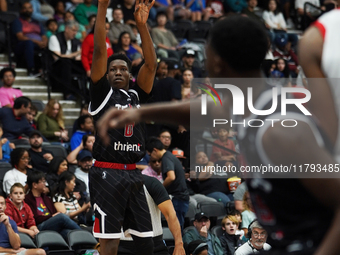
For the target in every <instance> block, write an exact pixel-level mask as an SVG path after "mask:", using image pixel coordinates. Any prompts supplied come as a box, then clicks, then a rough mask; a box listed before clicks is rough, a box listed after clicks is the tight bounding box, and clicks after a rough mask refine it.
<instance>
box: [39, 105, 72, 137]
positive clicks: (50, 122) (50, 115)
mask: <svg viewBox="0 0 340 255" xmlns="http://www.w3.org/2000/svg"><path fill="white" fill-rule="evenodd" d="M37 124H38V130H39V131H40V132H41V134H42V135H43V136H45V137H46V138H47V139H48V140H49V141H50V142H61V141H66V142H67V141H68V140H69V138H68V131H67V130H65V126H64V116H63V109H62V107H61V105H60V103H59V102H58V101H57V100H55V99H50V100H49V101H48V103H47V105H46V107H45V109H44V112H43V113H42V114H40V116H39V118H38V122H37Z"/></svg>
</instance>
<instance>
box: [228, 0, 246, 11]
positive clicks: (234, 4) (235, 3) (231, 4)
mask: <svg viewBox="0 0 340 255" xmlns="http://www.w3.org/2000/svg"><path fill="white" fill-rule="evenodd" d="M226 4H227V6H228V8H229V9H230V10H231V11H232V12H236V13H240V12H241V11H242V10H243V9H244V8H247V1H246V0H241V1H239V0H227V1H226Z"/></svg>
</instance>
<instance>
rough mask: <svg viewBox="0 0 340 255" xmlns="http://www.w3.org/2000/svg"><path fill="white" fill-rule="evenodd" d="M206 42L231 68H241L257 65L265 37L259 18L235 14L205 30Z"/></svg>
mask: <svg viewBox="0 0 340 255" xmlns="http://www.w3.org/2000/svg"><path fill="white" fill-rule="evenodd" d="M249 38H251V40H249ZM208 45H209V46H210V48H211V49H213V50H214V51H215V53H216V54H217V55H219V56H220V57H221V58H222V59H223V61H225V62H226V63H228V64H229V65H230V66H231V67H232V68H233V69H235V70H236V71H240V72H242V71H251V70H256V69H260V67H261V63H262V61H263V60H264V58H265V56H266V53H267V50H268V39H267V33H266V31H265V29H264V28H263V26H262V25H261V24H260V23H259V22H257V21H254V20H253V19H250V18H247V17H243V16H238V15H237V16H231V17H227V18H225V19H222V20H219V21H218V22H216V23H215V25H214V26H213V27H212V29H211V30H210V32H209V39H208Z"/></svg>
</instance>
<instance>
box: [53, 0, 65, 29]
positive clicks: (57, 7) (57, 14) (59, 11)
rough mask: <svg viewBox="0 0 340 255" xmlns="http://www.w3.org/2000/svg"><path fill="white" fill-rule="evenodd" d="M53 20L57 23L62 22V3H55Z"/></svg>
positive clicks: (63, 12)
mask: <svg viewBox="0 0 340 255" xmlns="http://www.w3.org/2000/svg"><path fill="white" fill-rule="evenodd" d="M54 10H55V13H54V19H55V20H56V21H57V22H58V23H59V24H61V23H63V22H64V15H65V3H64V1H57V2H56V3H55V5H54Z"/></svg>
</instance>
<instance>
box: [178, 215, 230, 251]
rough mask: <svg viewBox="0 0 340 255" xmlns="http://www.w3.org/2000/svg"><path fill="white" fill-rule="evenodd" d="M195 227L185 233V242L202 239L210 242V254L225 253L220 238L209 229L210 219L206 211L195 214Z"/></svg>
mask: <svg viewBox="0 0 340 255" xmlns="http://www.w3.org/2000/svg"><path fill="white" fill-rule="evenodd" d="M194 227H195V229H190V230H188V231H187V232H186V233H185V234H184V235H183V242H185V243H191V242H192V241H196V240H202V241H204V242H205V243H207V244H208V253H209V254H215V255H223V254H224V253H223V249H222V246H221V242H220V240H219V239H218V237H217V236H215V235H214V234H212V233H211V232H210V231H209V228H210V220H209V217H208V216H207V215H206V214H205V213H204V212H200V213H196V214H195V220H194Z"/></svg>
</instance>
